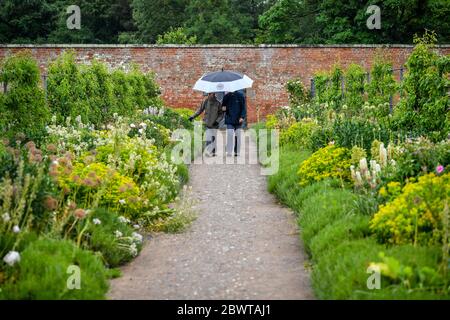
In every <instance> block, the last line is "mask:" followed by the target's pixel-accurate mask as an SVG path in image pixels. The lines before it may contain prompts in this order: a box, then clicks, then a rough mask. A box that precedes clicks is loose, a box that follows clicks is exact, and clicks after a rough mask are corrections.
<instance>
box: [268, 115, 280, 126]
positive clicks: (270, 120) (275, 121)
mask: <svg viewBox="0 0 450 320" xmlns="http://www.w3.org/2000/svg"><path fill="white" fill-rule="evenodd" d="M266 128H267V129H276V128H278V119H277V117H276V116H275V115H273V114H269V115H268V116H267V118H266Z"/></svg>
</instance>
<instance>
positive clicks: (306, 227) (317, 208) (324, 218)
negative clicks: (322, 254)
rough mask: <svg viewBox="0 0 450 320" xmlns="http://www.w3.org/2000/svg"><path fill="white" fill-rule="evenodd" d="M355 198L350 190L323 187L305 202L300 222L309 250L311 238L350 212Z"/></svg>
mask: <svg viewBox="0 0 450 320" xmlns="http://www.w3.org/2000/svg"><path fill="white" fill-rule="evenodd" d="M354 199H355V196H354V195H353V194H352V193H351V192H350V191H347V190H339V189H333V188H323V189H320V191H318V192H316V193H315V194H314V195H312V196H311V197H309V198H308V199H306V200H305V201H304V202H303V205H302V210H301V212H302V214H301V216H300V217H299V224H300V226H302V238H303V241H304V243H305V246H306V248H307V250H308V251H310V245H311V240H312V239H313V238H314V237H315V236H317V234H318V233H319V232H321V233H322V232H323V229H325V228H326V227H327V226H329V225H331V224H332V223H333V222H335V221H337V220H339V219H341V218H343V217H344V216H346V215H349V214H350V211H351V210H352V208H353V201H354ZM319 241H320V240H319ZM322 245H323V244H322ZM314 254H318V253H316V252H314Z"/></svg>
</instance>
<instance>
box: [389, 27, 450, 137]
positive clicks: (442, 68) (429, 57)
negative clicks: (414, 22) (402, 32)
mask: <svg viewBox="0 0 450 320" xmlns="http://www.w3.org/2000/svg"><path fill="white" fill-rule="evenodd" d="M414 42H415V44H416V46H415V47H414V50H413V52H412V53H411V55H410V56H409V58H408V61H407V62H406V67H407V69H408V71H407V73H406V75H405V79H404V81H403V84H402V89H403V90H404V92H405V93H406V96H405V97H404V98H402V100H401V102H400V103H399V105H398V106H397V108H396V111H395V118H396V119H397V122H398V123H397V124H398V127H399V128H408V129H411V130H412V129H415V130H418V131H420V132H422V133H430V132H438V133H439V136H440V138H446V136H447V134H448V132H449V130H450V127H449V126H450V118H449V116H448V108H449V96H448V94H447V88H448V75H449V72H450V57H448V56H439V55H438V54H437V53H436V52H434V50H433V48H434V43H435V42H436V36H435V34H434V33H428V32H427V33H425V35H424V36H423V38H417V37H416V38H415V39H414Z"/></svg>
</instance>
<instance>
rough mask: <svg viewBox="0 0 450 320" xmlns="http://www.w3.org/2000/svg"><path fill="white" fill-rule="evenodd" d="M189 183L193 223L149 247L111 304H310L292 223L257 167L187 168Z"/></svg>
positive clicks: (117, 284)
mask: <svg viewBox="0 0 450 320" xmlns="http://www.w3.org/2000/svg"><path fill="white" fill-rule="evenodd" d="M219 140H220V139H219ZM248 148H250V150H255V148H256V146H255V143H254V142H250V144H249V145H248ZM222 149H223V148H222V146H221V145H219V150H222ZM220 156H223V154H222V152H219V157H220ZM190 177H191V181H190V185H192V189H193V193H194V196H195V197H196V198H198V200H199V201H198V204H197V205H196V211H197V212H198V218H197V220H196V221H194V222H193V224H192V226H191V227H190V228H189V229H188V230H187V231H186V232H184V233H180V234H157V235H155V236H154V237H153V238H152V239H151V240H150V241H148V242H147V243H146V245H145V247H144V248H143V250H142V252H141V254H140V255H139V257H137V258H136V259H135V260H134V261H132V262H131V263H130V264H128V265H126V266H125V267H124V268H123V269H122V272H123V276H122V277H120V278H118V279H114V280H112V282H111V291H110V294H109V298H111V299H162V300H164V299H187V300H191V299H205V300H207V299H239V300H241V299H242V300H245V299H311V298H313V295H312V292H311V289H310V285H309V274H308V271H307V269H306V268H305V264H306V263H307V258H306V255H305V254H304V253H303V252H304V250H303V248H302V247H301V245H300V241H299V236H298V229H297V225H296V222H295V218H294V216H293V214H292V213H291V212H290V211H289V210H288V209H286V208H284V207H282V206H281V205H279V204H277V203H276V200H275V197H274V196H272V195H271V194H270V193H269V192H268V191H267V179H266V177H265V176H262V175H260V166H259V165H256V164H253V165H250V164H244V165H242V164H233V165H229V164H228V165H227V164H213V165H211V164H202V165H196V164H193V165H191V168H190Z"/></svg>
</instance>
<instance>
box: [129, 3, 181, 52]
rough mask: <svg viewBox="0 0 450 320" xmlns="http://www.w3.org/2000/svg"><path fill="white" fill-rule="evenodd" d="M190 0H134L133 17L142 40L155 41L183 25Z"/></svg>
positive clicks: (139, 38)
mask: <svg viewBox="0 0 450 320" xmlns="http://www.w3.org/2000/svg"><path fill="white" fill-rule="evenodd" d="M188 3H189V0H151V1H149V0H133V1H132V4H131V5H132V8H133V19H134V23H135V25H136V27H137V30H138V31H137V39H138V40H139V41H140V42H146V43H155V41H156V40H157V38H158V36H159V35H162V34H164V33H166V32H167V31H169V29H170V28H171V27H172V28H177V27H181V26H182V25H183V23H184V21H185V19H186V13H185V10H186V7H187V5H188Z"/></svg>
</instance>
